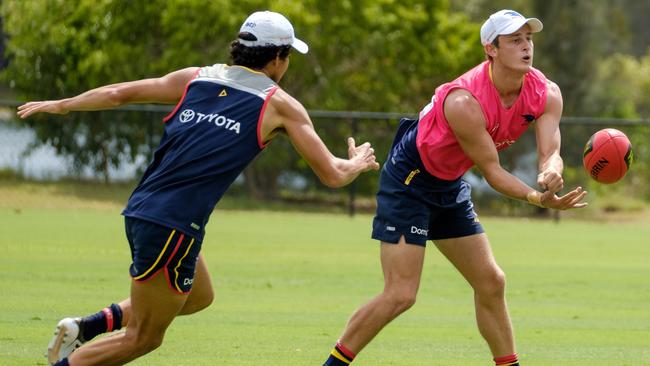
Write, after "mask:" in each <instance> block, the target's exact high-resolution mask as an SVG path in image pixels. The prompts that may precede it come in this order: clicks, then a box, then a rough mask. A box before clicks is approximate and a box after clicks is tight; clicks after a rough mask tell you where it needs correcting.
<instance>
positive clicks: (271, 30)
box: [238, 11, 309, 53]
mask: <svg viewBox="0 0 650 366" xmlns="http://www.w3.org/2000/svg"><path fill="white" fill-rule="evenodd" d="M242 33H249V34H251V35H253V36H254V37H251V38H255V39H254V40H246V39H242ZM238 41H239V43H241V44H243V45H244V46H247V47H255V46H271V45H273V46H288V45H291V46H292V47H293V48H295V49H296V50H297V51H298V52H300V53H307V51H309V46H307V43H305V42H303V41H301V40H299V39H298V38H296V37H295V36H294V34H293V26H292V25H291V23H290V22H289V20H288V19H287V18H285V17H284V15H282V14H280V13H275V12H272V11H258V12H255V13H253V14H251V15H249V16H248V18H246V20H245V21H244V24H242V26H241V28H240V29H239V39H238Z"/></svg>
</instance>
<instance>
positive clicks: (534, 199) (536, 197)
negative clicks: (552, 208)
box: [526, 191, 544, 208]
mask: <svg viewBox="0 0 650 366" xmlns="http://www.w3.org/2000/svg"><path fill="white" fill-rule="evenodd" d="M526 201H528V203H531V204H533V205H535V206H537V207H542V208H544V205H542V195H541V193H539V192H537V191H530V192H528V194H526Z"/></svg>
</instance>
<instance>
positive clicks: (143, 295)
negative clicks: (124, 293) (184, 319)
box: [69, 273, 188, 366]
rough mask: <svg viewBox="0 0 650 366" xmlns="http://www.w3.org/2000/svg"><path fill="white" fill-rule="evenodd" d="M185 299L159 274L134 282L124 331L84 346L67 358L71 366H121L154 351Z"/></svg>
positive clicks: (184, 296) (186, 296) (185, 297)
mask: <svg viewBox="0 0 650 366" xmlns="http://www.w3.org/2000/svg"><path fill="white" fill-rule="evenodd" d="M187 298H188V295H181V294H177V293H174V292H172V291H171V290H170V289H169V285H168V284H167V281H166V279H165V276H164V275H162V274H160V273H159V274H158V275H156V276H155V277H153V278H151V279H150V280H148V281H147V282H136V281H133V282H132V284H131V297H130V299H131V314H130V317H129V321H128V327H127V329H126V332H124V333H117V334H114V335H112V336H110V337H106V338H103V339H100V340H98V341H97V342H92V343H88V344H85V345H83V346H82V347H81V348H79V349H77V350H76V351H75V352H74V353H72V355H70V357H69V363H70V365H71V366H86V365H106V366H110V365H123V364H125V363H127V362H129V361H132V360H134V359H136V358H138V357H140V356H142V355H144V354H146V353H149V352H151V351H153V350H154V349H156V348H158V347H159V346H160V344H162V340H163V336H164V334H165V331H166V329H167V327H168V326H169V324H171V322H172V320H173V319H174V317H175V316H176V315H177V314H178V313H179V311H180V310H181V309H182V308H183V305H184V304H185V302H186V300H187Z"/></svg>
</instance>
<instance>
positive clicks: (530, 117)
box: [521, 114, 535, 126]
mask: <svg viewBox="0 0 650 366" xmlns="http://www.w3.org/2000/svg"><path fill="white" fill-rule="evenodd" d="M521 116H522V117H524V123H522V124H521V125H522V126H525V125H526V124H531V123H533V122H535V116H533V115H532V114H522V115H521Z"/></svg>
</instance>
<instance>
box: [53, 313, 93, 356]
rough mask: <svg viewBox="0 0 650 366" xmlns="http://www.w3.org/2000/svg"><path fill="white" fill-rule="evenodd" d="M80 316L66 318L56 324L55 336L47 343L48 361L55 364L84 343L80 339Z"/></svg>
mask: <svg viewBox="0 0 650 366" xmlns="http://www.w3.org/2000/svg"><path fill="white" fill-rule="evenodd" d="M79 320H80V319H79V318H65V319H62V320H61V321H60V322H59V324H57V325H56V330H55V331H54V336H53V337H52V340H50V343H48V345H47V361H48V362H49V364H50V365H54V364H55V363H57V362H58V361H61V360H62V359H64V358H66V357H68V356H69V355H70V354H71V353H72V351H74V350H76V349H77V348H79V347H81V345H82V344H83V343H84V342H82V341H81V340H80V339H79Z"/></svg>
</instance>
